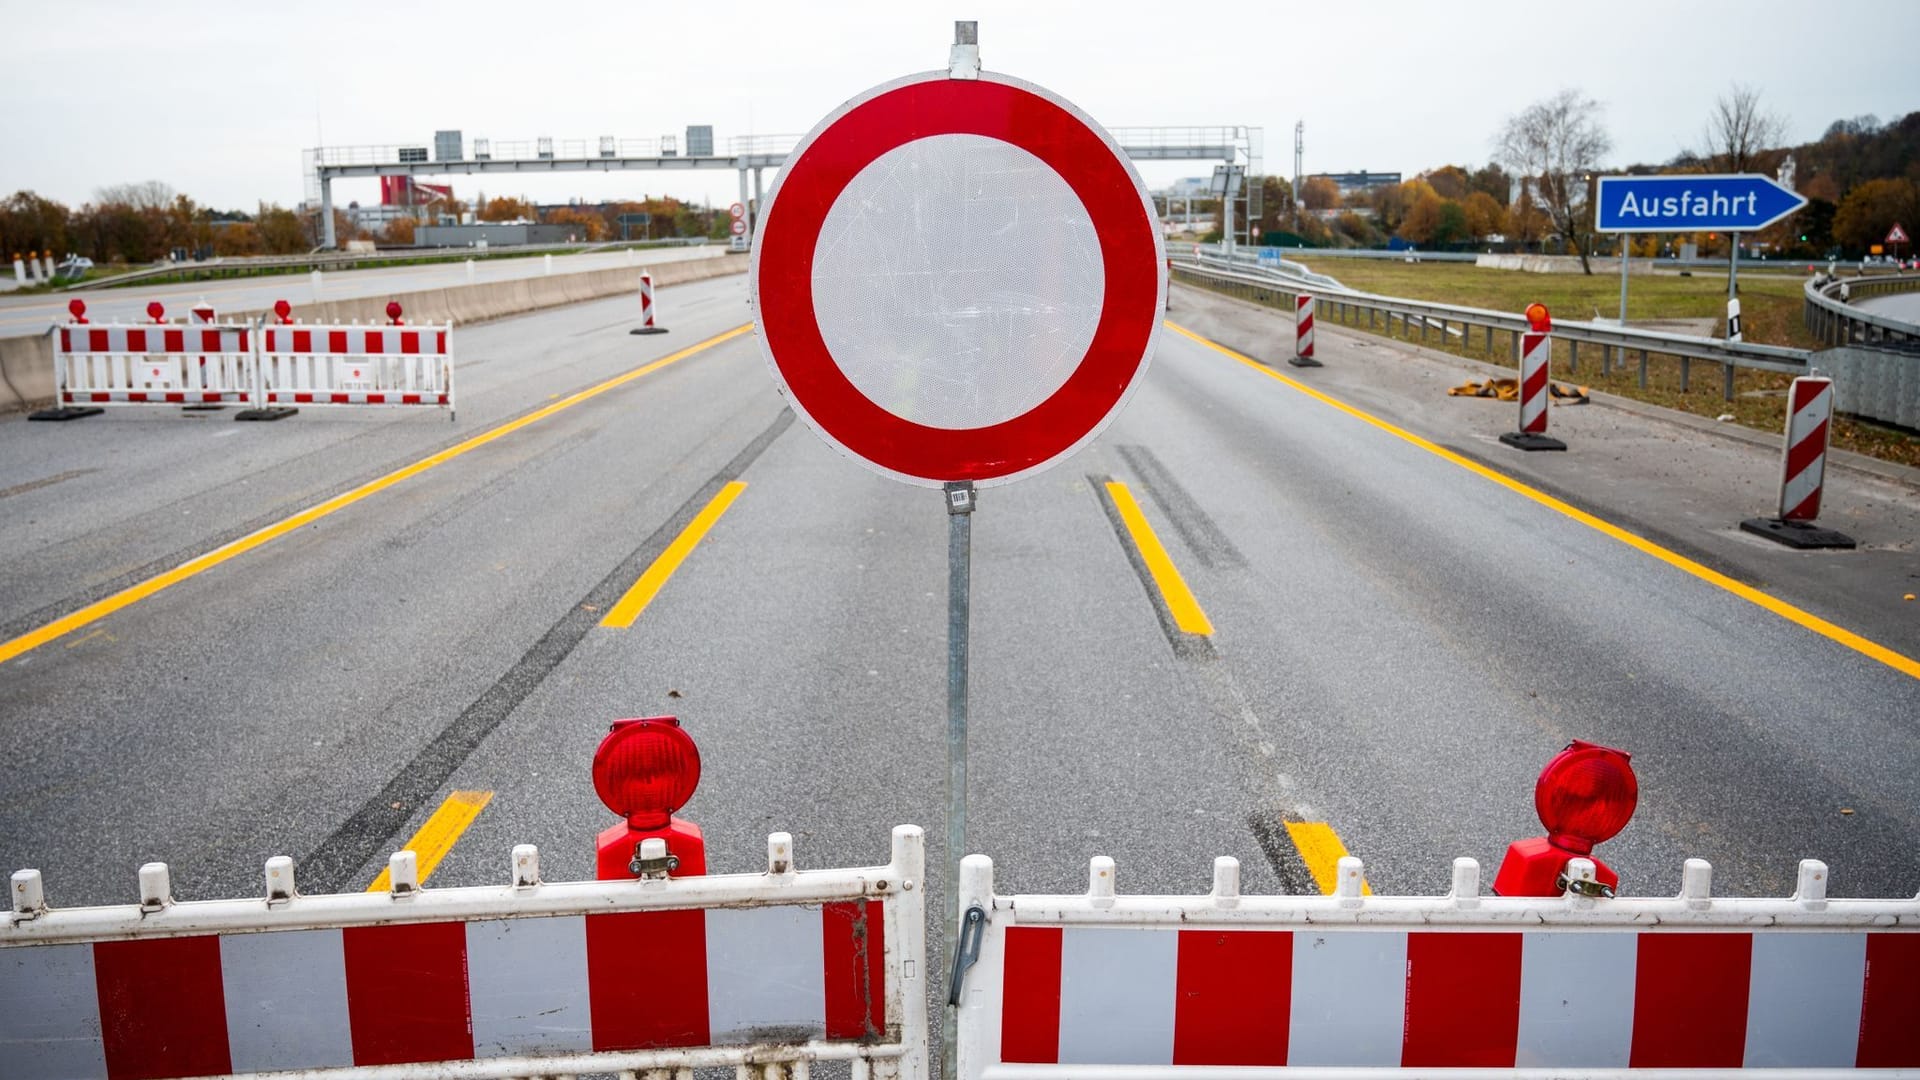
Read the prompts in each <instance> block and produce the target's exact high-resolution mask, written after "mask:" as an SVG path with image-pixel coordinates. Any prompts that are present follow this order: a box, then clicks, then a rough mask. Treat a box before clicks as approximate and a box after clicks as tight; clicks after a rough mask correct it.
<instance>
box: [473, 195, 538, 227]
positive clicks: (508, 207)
mask: <svg viewBox="0 0 1920 1080" xmlns="http://www.w3.org/2000/svg"><path fill="white" fill-rule="evenodd" d="M480 220H481V221H532V220H533V207H532V205H530V204H529V203H527V202H526V200H524V199H515V198H511V197H509V196H505V195H502V196H500V197H498V198H493V199H488V200H487V204H486V205H485V206H482V207H481V208H480Z"/></svg>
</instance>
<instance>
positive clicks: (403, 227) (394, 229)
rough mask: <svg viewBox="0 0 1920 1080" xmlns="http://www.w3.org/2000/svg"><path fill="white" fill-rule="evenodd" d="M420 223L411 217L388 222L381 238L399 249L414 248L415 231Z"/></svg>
mask: <svg viewBox="0 0 1920 1080" xmlns="http://www.w3.org/2000/svg"><path fill="white" fill-rule="evenodd" d="M417 227H418V223H417V222H415V221H414V220H413V219H412V218H410V217H397V218H393V219H392V220H390V221H388V222H387V227H386V228H385V229H382V230H381V233H380V238H381V239H382V240H385V241H386V242H387V243H389V244H393V245H395V246H398V247H412V246H413V234H414V229H415V228H417Z"/></svg>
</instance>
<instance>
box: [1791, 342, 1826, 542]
mask: <svg viewBox="0 0 1920 1080" xmlns="http://www.w3.org/2000/svg"><path fill="white" fill-rule="evenodd" d="M1832 419H1833V380H1832V379H1829V378H1827V377H1826V376H1824V375H1802V376H1800V377H1799V378H1797V379H1795V380H1793V385H1792V386H1791V387H1790V388H1789V390H1788V391H1787V444H1786V453H1785V454H1784V455H1782V456H1781V459H1780V520H1782V521H1812V520H1814V519H1815V518H1817V517H1819V516H1820V492H1821V489H1822V488H1823V487H1824V486H1825V484H1826V476H1827V443H1828V441H1829V438H1830V433H1831V427H1832V425H1831V423H1830V422H1831V421H1832Z"/></svg>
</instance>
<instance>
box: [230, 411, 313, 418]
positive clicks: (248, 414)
mask: <svg viewBox="0 0 1920 1080" xmlns="http://www.w3.org/2000/svg"><path fill="white" fill-rule="evenodd" d="M299 412H300V410H299V409H286V408H274V409H242V410H240V411H239V412H237V413H234V414H233V418H234V419H235V420H285V419H286V418H287V417H289V416H295V415H298V414H299Z"/></svg>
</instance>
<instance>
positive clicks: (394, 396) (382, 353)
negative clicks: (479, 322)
mask: <svg viewBox="0 0 1920 1080" xmlns="http://www.w3.org/2000/svg"><path fill="white" fill-rule="evenodd" d="M259 371H260V403H261V404H262V405H263V406H266V407H277V408H286V407H297V406H314V405H327V406H333V405H345V406H367V405H400V406H421V405H425V406H434V407H439V408H443V409H447V410H449V411H451V410H453V408H454V396H453V327H452V326H451V325H447V326H303V325H298V324H295V325H292V326H267V327H262V328H261V330H260V361H259Z"/></svg>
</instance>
